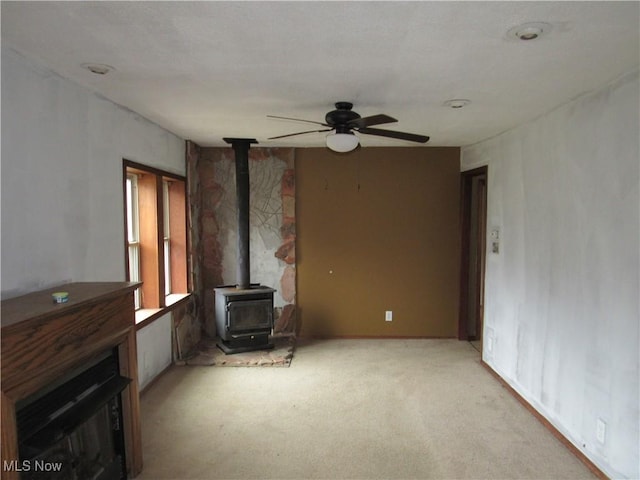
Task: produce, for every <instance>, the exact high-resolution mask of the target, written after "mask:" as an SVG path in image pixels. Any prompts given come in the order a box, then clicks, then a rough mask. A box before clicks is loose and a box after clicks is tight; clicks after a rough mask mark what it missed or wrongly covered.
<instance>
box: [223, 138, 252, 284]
mask: <svg viewBox="0 0 640 480" xmlns="http://www.w3.org/2000/svg"><path fill="white" fill-rule="evenodd" d="M223 140H224V141H225V142H227V143H229V144H231V147H233V150H234V152H235V157H236V158H235V161H236V202H237V203H236V205H237V219H238V221H237V223H238V252H237V266H236V267H237V276H236V281H237V288H239V289H248V288H249V287H250V285H251V280H250V272H251V264H250V259H249V148H251V144H252V143H258V141H257V140H256V139H254V138H223Z"/></svg>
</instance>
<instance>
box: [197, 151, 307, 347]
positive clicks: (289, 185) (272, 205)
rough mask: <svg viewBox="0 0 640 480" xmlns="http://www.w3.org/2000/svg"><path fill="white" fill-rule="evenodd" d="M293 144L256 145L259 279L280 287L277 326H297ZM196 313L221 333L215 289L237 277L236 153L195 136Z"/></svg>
mask: <svg viewBox="0 0 640 480" xmlns="http://www.w3.org/2000/svg"><path fill="white" fill-rule="evenodd" d="M294 153H295V152H294V150H293V149H291V148H262V147H259V146H252V147H251V149H250V150H249V177H250V194H251V201H250V243H251V245H250V250H251V282H253V283H261V284H263V285H268V286H270V287H273V288H276V289H277V290H278V291H277V292H276V294H275V296H274V306H275V312H274V314H275V327H274V333H280V334H282V333H290V334H293V333H295V332H296V308H295V304H296V256H295V240H296V228H295V169H294ZM186 157H187V177H188V178H187V180H188V185H189V204H190V208H189V228H190V235H191V237H190V243H191V258H190V263H191V275H192V284H193V289H194V295H195V300H196V312H197V313H196V314H197V317H198V318H199V319H200V321H201V322H202V327H203V330H204V332H205V333H206V334H207V335H208V336H210V337H213V336H215V334H216V332H215V321H214V316H215V314H214V311H215V307H214V301H215V300H214V291H213V289H214V288H215V287H218V286H220V285H230V284H231V285H232V284H235V283H236V267H235V265H236V249H237V247H236V238H237V237H236V235H237V225H236V204H235V201H236V196H235V166H234V162H235V155H234V152H233V149H232V148H231V147H228V148H225V147H222V148H218V147H215V148H214V147H208V148H207V147H199V146H198V145H196V144H195V143H193V142H187V155H186Z"/></svg>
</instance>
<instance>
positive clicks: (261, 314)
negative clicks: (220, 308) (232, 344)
mask: <svg viewBox="0 0 640 480" xmlns="http://www.w3.org/2000/svg"><path fill="white" fill-rule="evenodd" d="M272 320H273V302H272V300H271V299H263V300H246V301H237V302H236V301H234V302H229V303H228V304H227V331H228V332H229V333H231V334H233V333H241V332H253V331H256V330H264V329H269V330H270V329H271V327H272Z"/></svg>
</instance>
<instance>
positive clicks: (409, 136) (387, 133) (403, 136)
mask: <svg viewBox="0 0 640 480" xmlns="http://www.w3.org/2000/svg"><path fill="white" fill-rule="evenodd" d="M358 132H360V133H366V134H367V135H378V136H380V137H389V138H397V139H398V140H409V141H410V142H418V143H427V142H428V141H429V137H427V136H425V135H416V134H415V133H406V132H394V131H393V130H381V129H379V128H360V129H358Z"/></svg>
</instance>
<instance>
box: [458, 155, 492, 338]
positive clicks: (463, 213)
mask: <svg viewBox="0 0 640 480" xmlns="http://www.w3.org/2000/svg"><path fill="white" fill-rule="evenodd" d="M480 176H484V177H485V182H486V183H485V188H484V192H485V194H484V199H483V200H484V201H483V202H482V203H481V210H482V211H481V212H480V218H481V222H482V224H483V225H482V229H481V231H482V235H483V239H484V240H485V241H481V246H482V244H485V242H486V231H487V230H486V229H487V225H486V223H487V201H486V200H487V197H486V195H487V193H486V192H487V184H488V179H489V168H488V166H486V165H485V166H482V167H478V168H474V169H472V170H467V171H464V172H461V173H460V196H461V199H460V207H461V208H460V226H461V229H460V230H461V231H460V236H461V238H460V310H459V317H458V339H459V340H469V333H468V317H469V312H470V304H469V293H470V292H469V278H470V275H471V268H470V265H469V264H470V260H471V259H470V254H469V250H470V246H471V244H472V243H471V242H472V241H478V239H472V238H471V218H472V212H471V207H472V200H473V199H472V185H473V180H474V179H475V178H476V177H480ZM478 251H479V253H480V260H479V261H480V265H481V267H480V271H481V272H482V275H481V276H479V278H478V280H479V281H478V283H477V288H478V290H479V292H478V296H477V298H478V304H477V305H476V311H477V312H478V315H479V319H478V323H479V325H480V327H481V326H482V324H483V321H484V319H483V317H484V311H483V310H484V309H483V308H482V307H483V305H482V303H483V298H482V297H483V296H484V280H485V279H484V271H485V267H484V266H485V264H486V254H487V252H486V244H485V248H480V249H479V250H478ZM480 338H481V339H482V332H480Z"/></svg>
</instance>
